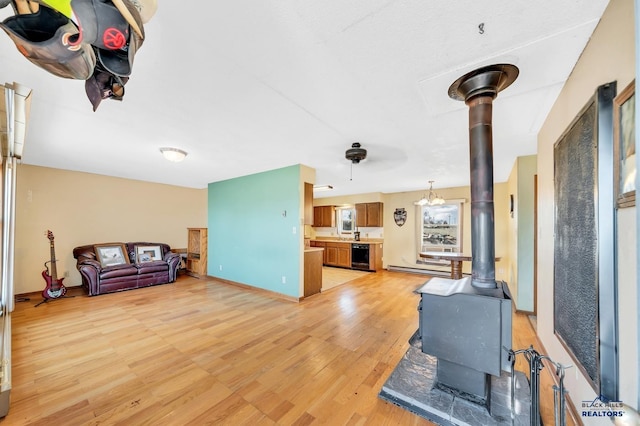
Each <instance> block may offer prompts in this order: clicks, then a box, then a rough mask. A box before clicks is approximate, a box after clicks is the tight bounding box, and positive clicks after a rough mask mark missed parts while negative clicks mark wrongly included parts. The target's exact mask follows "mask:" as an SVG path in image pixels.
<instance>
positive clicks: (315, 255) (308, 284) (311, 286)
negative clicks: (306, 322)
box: [304, 248, 323, 297]
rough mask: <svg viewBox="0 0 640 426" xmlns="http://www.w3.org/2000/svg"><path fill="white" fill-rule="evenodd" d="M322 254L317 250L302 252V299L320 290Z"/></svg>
mask: <svg viewBox="0 0 640 426" xmlns="http://www.w3.org/2000/svg"><path fill="white" fill-rule="evenodd" d="M322 253H323V250H322V249H319V248H315V249H313V248H312V249H308V250H305V251H304V297H308V296H311V295H313V294H316V293H320V290H321V289H322Z"/></svg>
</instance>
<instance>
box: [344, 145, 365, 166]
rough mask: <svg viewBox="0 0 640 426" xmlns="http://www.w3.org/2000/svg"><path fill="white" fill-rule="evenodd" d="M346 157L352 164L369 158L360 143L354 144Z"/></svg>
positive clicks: (346, 153)
mask: <svg viewBox="0 0 640 426" xmlns="http://www.w3.org/2000/svg"><path fill="white" fill-rule="evenodd" d="M344 156H345V158H346V159H347V160H349V161H351V164H358V163H360V161H362V160H364V159H366V158H367V150H366V149H364V148H362V147H361V145H360V143H359V142H354V143H353V144H352V145H351V148H349V149H348V150H347V152H345V153H344Z"/></svg>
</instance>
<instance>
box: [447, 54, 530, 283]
mask: <svg viewBox="0 0 640 426" xmlns="http://www.w3.org/2000/svg"><path fill="white" fill-rule="evenodd" d="M518 73H519V71H518V68H517V67H515V66H514V65H509V64H498V65H490V66H486V67H483V68H479V69H477V70H475V71H471V72H470V73H468V74H465V75H463V76H462V77H460V78H459V79H457V80H456V81H455V82H454V83H453V84H452V85H451V87H449V96H450V97H451V98H453V99H456V100H463V101H464V102H465V104H467V106H468V107H469V157H470V162H471V175H470V178H471V251H472V257H473V258H472V264H471V274H472V277H471V284H472V285H473V286H474V287H476V288H481V289H495V288H497V287H498V285H497V283H496V264H495V218H494V206H493V133H492V128H491V120H492V114H493V100H494V99H495V98H496V96H497V95H498V92H500V91H501V90H503V89H505V88H507V87H508V86H509V85H511V83H513V82H514V81H515V79H516V78H517V77H518Z"/></svg>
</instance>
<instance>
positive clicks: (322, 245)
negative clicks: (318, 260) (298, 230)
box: [310, 240, 327, 265]
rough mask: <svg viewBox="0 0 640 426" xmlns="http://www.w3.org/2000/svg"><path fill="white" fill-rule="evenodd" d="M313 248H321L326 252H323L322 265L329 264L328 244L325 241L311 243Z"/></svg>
mask: <svg viewBox="0 0 640 426" xmlns="http://www.w3.org/2000/svg"><path fill="white" fill-rule="evenodd" d="M310 245H311V247H319V248H323V249H324V251H323V252H322V264H323V265H325V264H326V263H327V244H326V243H325V242H324V241H315V240H314V241H311V242H310Z"/></svg>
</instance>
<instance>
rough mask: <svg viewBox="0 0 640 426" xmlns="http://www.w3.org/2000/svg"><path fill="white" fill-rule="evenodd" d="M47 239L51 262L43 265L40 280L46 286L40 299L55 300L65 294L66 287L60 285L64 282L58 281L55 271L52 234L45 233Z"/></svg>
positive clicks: (54, 251)
mask: <svg viewBox="0 0 640 426" xmlns="http://www.w3.org/2000/svg"><path fill="white" fill-rule="evenodd" d="M47 238H49V247H50V248H51V260H50V261H49V262H45V263H44V267H45V268H46V269H45V270H44V271H42V278H44V280H45V281H46V282H47V286H46V287H45V288H44V290H42V297H44V299H45V300H48V299H57V298H58V297H62V296H64V295H65V294H66V293H67V289H66V287H65V286H64V285H63V284H62V280H64V278H60V279H58V271H57V270H56V250H55V247H54V246H53V232H51V231H47ZM47 263H50V264H51V272H49V267H48V266H47Z"/></svg>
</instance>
